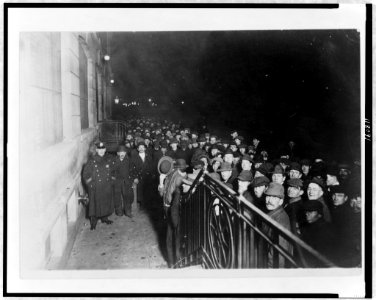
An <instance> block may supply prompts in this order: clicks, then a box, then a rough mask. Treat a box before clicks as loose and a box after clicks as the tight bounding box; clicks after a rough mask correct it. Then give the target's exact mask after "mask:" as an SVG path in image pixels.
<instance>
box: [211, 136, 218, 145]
mask: <svg viewBox="0 0 376 300" xmlns="http://www.w3.org/2000/svg"><path fill="white" fill-rule="evenodd" d="M216 142H217V139H216V138H215V137H213V136H212V137H211V138H210V144H212V145H214V144H215V143H216Z"/></svg>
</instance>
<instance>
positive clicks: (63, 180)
mask: <svg viewBox="0 0 376 300" xmlns="http://www.w3.org/2000/svg"><path fill="white" fill-rule="evenodd" d="M105 35H106V34H105V33H94V32H85V33H79V32H24V33H21V35H20V111H19V115H20V120H19V126H20V151H19V155H20V156H19V157H20V182H19V189H20V202H19V203H20V205H19V208H20V212H19V213H20V224H19V225H20V255H21V257H20V265H21V268H22V269H23V270H34V269H46V268H57V267H59V265H61V264H62V263H63V262H64V259H65V257H66V255H67V254H68V253H69V250H70V247H71V246H72V244H73V241H74V238H75V235H76V232H77V229H78V228H79V226H80V224H81V222H82V221H83V220H84V210H83V207H82V205H80V204H79V203H78V198H79V195H82V194H84V190H83V188H82V183H81V171H82V166H83V165H84V164H85V162H86V161H87V158H88V153H89V148H90V147H91V145H92V144H93V141H94V140H95V139H96V135H97V129H96V126H97V122H98V121H101V120H104V119H106V118H109V112H110V109H111V101H110V99H111V88H110V78H109V77H110V74H111V68H110V62H109V61H105V60H104V59H103V57H104V55H105V54H108V53H107V51H108V45H107V40H108V39H106V36H105ZM9 101H11V99H9ZM9 171H11V170H9ZM8 201H12V200H11V199H8Z"/></svg>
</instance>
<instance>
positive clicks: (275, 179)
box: [272, 173, 286, 184]
mask: <svg viewBox="0 0 376 300" xmlns="http://www.w3.org/2000/svg"><path fill="white" fill-rule="evenodd" d="M285 178H286V177H285V176H283V174H278V173H277V174H273V176H272V181H273V182H276V183H279V184H283V182H284V181H285Z"/></svg>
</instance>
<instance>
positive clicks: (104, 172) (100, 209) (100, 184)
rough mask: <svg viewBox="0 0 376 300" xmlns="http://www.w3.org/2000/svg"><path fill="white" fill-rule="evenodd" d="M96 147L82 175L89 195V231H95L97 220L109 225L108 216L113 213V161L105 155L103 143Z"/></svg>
mask: <svg viewBox="0 0 376 300" xmlns="http://www.w3.org/2000/svg"><path fill="white" fill-rule="evenodd" d="M96 146H97V147H96V153H95V155H94V156H93V157H92V158H90V159H89V161H88V162H87V164H86V165H85V167H84V170H83V174H82V175H83V179H84V180H85V183H86V186H87V188H88V194H89V217H90V225H91V226H90V230H94V229H95V227H96V225H97V221H98V219H101V221H102V223H106V224H111V223H112V221H111V220H109V219H108V216H109V215H111V214H112V213H113V211H114V204H113V201H112V184H113V181H114V179H115V178H114V177H112V176H111V171H112V168H113V165H114V160H113V159H112V158H111V156H109V155H108V154H106V146H105V144H104V143H103V142H99V143H98V144H97V145H96Z"/></svg>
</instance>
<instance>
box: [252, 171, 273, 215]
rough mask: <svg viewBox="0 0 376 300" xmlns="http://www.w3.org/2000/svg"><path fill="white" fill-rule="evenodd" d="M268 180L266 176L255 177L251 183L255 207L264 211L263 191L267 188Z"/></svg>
mask: <svg viewBox="0 0 376 300" xmlns="http://www.w3.org/2000/svg"><path fill="white" fill-rule="evenodd" d="M269 183H270V180H269V178H268V177H266V176H259V177H255V178H254V179H253V182H252V188H253V193H254V195H255V205H256V206H257V207H258V208H260V209H261V210H263V211H264V212H265V211H266V207H265V194H264V193H265V190H266V188H267V187H268V185H269Z"/></svg>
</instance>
